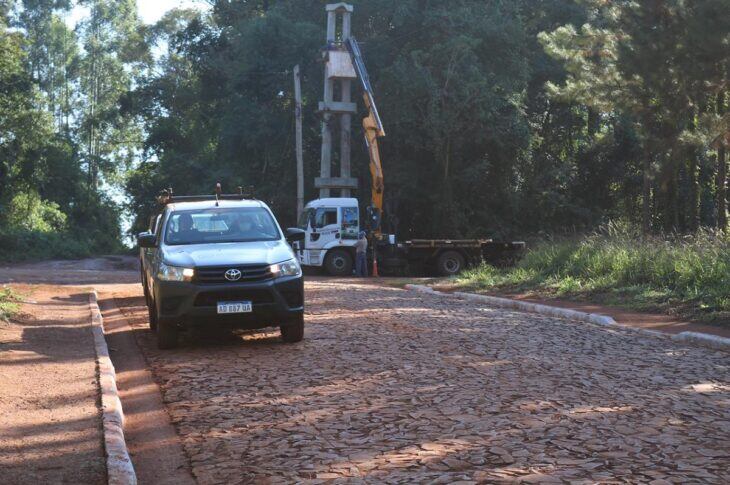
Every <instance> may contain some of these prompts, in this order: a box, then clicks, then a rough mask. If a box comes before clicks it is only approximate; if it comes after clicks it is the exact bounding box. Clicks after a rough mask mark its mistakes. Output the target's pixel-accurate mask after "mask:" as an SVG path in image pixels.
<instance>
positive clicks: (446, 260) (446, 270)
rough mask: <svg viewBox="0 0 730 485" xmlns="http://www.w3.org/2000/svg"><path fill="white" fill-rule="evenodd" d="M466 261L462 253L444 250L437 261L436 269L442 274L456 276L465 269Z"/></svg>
mask: <svg viewBox="0 0 730 485" xmlns="http://www.w3.org/2000/svg"><path fill="white" fill-rule="evenodd" d="M465 264H466V261H465V260H464V256H463V255H462V254H461V253H458V252H456V251H444V252H443V253H441V254H440V255H439V257H438V260H437V261H436V269H437V270H438V272H439V274H440V275H441V276H454V275H457V274H459V273H460V272H461V270H463V269H464V266H465Z"/></svg>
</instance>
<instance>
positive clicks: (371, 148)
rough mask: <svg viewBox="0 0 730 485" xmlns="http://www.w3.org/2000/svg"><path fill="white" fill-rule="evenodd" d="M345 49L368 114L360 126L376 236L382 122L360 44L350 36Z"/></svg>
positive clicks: (380, 195) (379, 213) (380, 190)
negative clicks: (379, 145)
mask: <svg viewBox="0 0 730 485" xmlns="http://www.w3.org/2000/svg"><path fill="white" fill-rule="evenodd" d="M345 45H346V46H347V50H348V51H349V52H350V56H351V57H352V63H353V65H354V67H355V71H356V72H357V77H358V79H360V85H361V86H362V89H363V100H364V101H365V107H366V108H367V109H368V115H367V116H366V117H365V118H363V120H362V127H363V129H364V130H365V144H366V145H367V147H368V155H369V156H370V175H371V177H372V208H373V210H374V211H376V218H377V223H376V224H375V227H374V228H373V229H374V233H375V235H376V237H380V235H381V232H382V231H381V228H380V218H381V217H382V214H383V190H384V188H385V185H384V179H383V166H382V165H381V163H380V150H379V148H378V138H380V137H382V136H385V130H384V129H383V122H382V121H381V119H380V115H379V114H378V108H377V106H376V105H375V96H374V94H373V88H372V86H371V84H370V76H368V70H367V68H366V67H365V62H364V61H363V58H362V53H361V52H360V46H359V45H358V43H357V40H355V38H354V37H350V38H349V39H347V40H346V41H345Z"/></svg>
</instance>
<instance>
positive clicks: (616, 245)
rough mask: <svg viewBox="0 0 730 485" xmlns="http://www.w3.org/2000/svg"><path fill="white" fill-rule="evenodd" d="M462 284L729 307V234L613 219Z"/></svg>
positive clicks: (469, 275) (698, 308)
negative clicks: (657, 231) (645, 232)
mask: <svg viewBox="0 0 730 485" xmlns="http://www.w3.org/2000/svg"><path fill="white" fill-rule="evenodd" d="M458 282H459V284H461V285H465V286H468V287H475V288H479V289H487V290H488V289H500V290H509V291H537V292H538V294H550V295H558V296H569V297H571V296H573V297H574V296H581V295H593V296H594V297H595V296H596V295H599V296H600V295H603V299H606V300H608V301H614V302H621V303H623V304H625V305H628V306H632V305H633V306H637V305H638V306H642V305H646V304H649V303H652V304H667V303H670V304H673V305H676V306H678V307H683V306H684V307H688V308H690V309H691V310H692V311H693V312H694V313H695V314H703V313H704V314H720V313H723V312H725V314H727V312H730V298H728V293H727V289H728V288H730V238H728V237H727V236H724V235H721V234H717V233H713V232H710V231H701V232H699V233H698V234H696V235H694V236H684V237H679V236H675V237H666V238H658V237H654V238H649V239H647V238H642V237H640V236H638V235H637V234H636V231H631V230H628V229H627V228H625V227H621V226H617V225H609V226H607V228H606V229H604V230H603V231H601V232H598V233H595V234H593V235H591V236H588V237H585V238H577V239H567V240H560V241H544V242H542V243H539V244H536V245H535V247H534V249H532V250H530V251H529V252H528V253H527V254H526V255H525V258H524V259H523V260H522V261H520V263H519V264H518V265H517V266H516V267H515V268H511V269H507V270H498V269H496V268H494V267H491V266H488V265H485V266H482V267H480V268H476V269H473V270H470V271H468V272H466V273H464V274H463V275H462V276H461V277H460V278H459V280H458Z"/></svg>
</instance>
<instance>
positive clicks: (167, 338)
mask: <svg viewBox="0 0 730 485" xmlns="http://www.w3.org/2000/svg"><path fill="white" fill-rule="evenodd" d="M177 334H178V331H177V325H175V324H174V323H170V322H164V321H162V322H160V321H158V322H157V348H158V349H162V350H167V349H174V348H175V347H177Z"/></svg>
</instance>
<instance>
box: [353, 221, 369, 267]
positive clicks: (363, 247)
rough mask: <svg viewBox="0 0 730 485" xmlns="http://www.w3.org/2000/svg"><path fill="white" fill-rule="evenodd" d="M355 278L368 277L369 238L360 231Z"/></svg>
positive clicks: (356, 250) (356, 251) (356, 247)
mask: <svg viewBox="0 0 730 485" xmlns="http://www.w3.org/2000/svg"><path fill="white" fill-rule="evenodd" d="M355 276H362V277H367V276H368V238H367V237H365V231H360V234H358V236H357V242H356V243H355Z"/></svg>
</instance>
